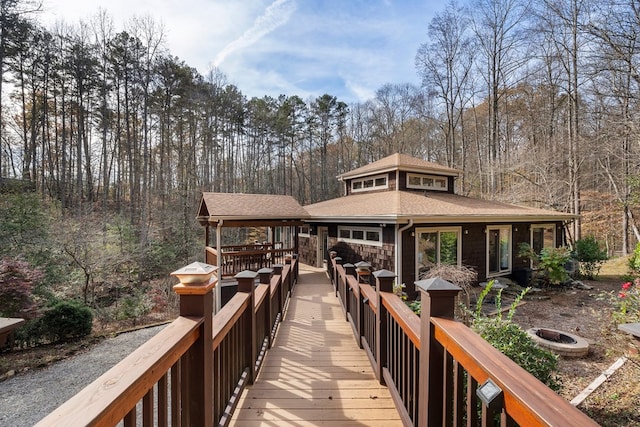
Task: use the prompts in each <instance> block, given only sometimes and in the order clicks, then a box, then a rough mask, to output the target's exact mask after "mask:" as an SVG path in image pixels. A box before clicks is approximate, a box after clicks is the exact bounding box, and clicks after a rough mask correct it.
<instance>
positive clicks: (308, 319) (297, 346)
mask: <svg viewBox="0 0 640 427" xmlns="http://www.w3.org/2000/svg"><path fill="white" fill-rule="evenodd" d="M300 267H301V268H300V276H299V280H298V284H297V285H296V287H295V290H294V295H293V297H292V298H291V301H290V303H289V304H290V305H289V310H288V311H287V313H286V316H285V319H284V321H283V322H282V324H281V325H280V329H279V331H278V334H277V337H276V340H275V342H274V345H273V347H272V349H271V350H270V351H269V352H268V353H267V356H266V358H265V361H264V365H263V366H262V369H261V370H260V373H259V375H258V378H257V381H256V382H255V384H253V385H251V386H249V387H248V388H247V389H245V391H244V392H243V394H242V397H241V399H240V401H239V403H238V407H237V408H236V411H235V413H234V416H233V418H232V420H231V425H232V426H238V427H244V426H274V427H275V426H277V427H280V426H318V425H332V426H385V427H387V426H401V425H402V422H401V421H400V417H399V415H398V412H397V411H396V409H395V406H394V404H393V401H392V400H391V396H390V394H389V391H388V390H387V388H386V387H384V386H381V385H380V384H379V382H378V381H377V380H376V379H375V376H374V373H373V370H372V369H371V365H370V363H369V359H368V358H367V356H366V355H365V353H364V351H363V350H361V349H360V348H358V345H357V343H356V340H355V338H354V336H353V331H352V329H351V326H350V325H349V323H348V322H347V321H346V320H345V316H344V313H343V312H342V309H341V307H340V303H339V302H338V299H337V298H336V296H335V294H334V292H333V287H332V286H331V284H330V282H329V280H328V278H327V276H326V274H325V273H324V272H321V271H318V270H311V269H310V267H307V266H302V265H301V266H300ZM303 268H304V269H303Z"/></svg>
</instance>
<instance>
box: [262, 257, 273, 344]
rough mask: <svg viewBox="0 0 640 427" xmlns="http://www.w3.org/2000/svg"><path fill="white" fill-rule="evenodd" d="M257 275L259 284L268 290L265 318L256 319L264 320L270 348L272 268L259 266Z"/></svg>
mask: <svg viewBox="0 0 640 427" xmlns="http://www.w3.org/2000/svg"><path fill="white" fill-rule="evenodd" d="M258 276H260V284H261V285H267V286H268V287H269V289H268V291H267V302H266V304H267V307H266V308H267V309H266V310H265V312H266V313H265V318H264V319H258V321H260V322H264V324H265V330H266V331H267V339H268V343H267V347H268V348H271V327H272V326H273V325H272V324H271V310H272V308H271V276H273V269H272V268H261V269H260V270H258Z"/></svg>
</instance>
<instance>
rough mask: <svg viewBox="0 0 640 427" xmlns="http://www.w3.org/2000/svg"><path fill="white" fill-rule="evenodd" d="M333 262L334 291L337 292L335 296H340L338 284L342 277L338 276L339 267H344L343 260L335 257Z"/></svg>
mask: <svg viewBox="0 0 640 427" xmlns="http://www.w3.org/2000/svg"><path fill="white" fill-rule="evenodd" d="M333 261H335V266H334V268H333V275H332V276H333V289H334V290H335V295H336V296H338V282H339V281H340V275H339V274H338V266H339V265H342V258H341V257H339V256H336V257H333Z"/></svg>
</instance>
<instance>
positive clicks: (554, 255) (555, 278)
mask: <svg viewBox="0 0 640 427" xmlns="http://www.w3.org/2000/svg"><path fill="white" fill-rule="evenodd" d="M518 255H519V256H520V257H525V258H530V259H531V260H532V261H534V263H535V264H536V272H535V277H536V279H537V280H538V281H539V282H540V283H541V284H542V285H551V286H559V285H562V284H563V283H565V282H567V281H568V280H569V279H570V277H569V273H567V270H566V269H565V265H566V264H567V261H569V259H571V252H570V251H569V249H568V248H566V247H562V248H542V250H541V251H540V253H539V254H538V253H536V252H535V251H534V250H533V249H532V248H531V246H529V244H528V243H522V244H521V245H520V250H519V253H518Z"/></svg>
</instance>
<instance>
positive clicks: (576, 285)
mask: <svg viewBox="0 0 640 427" xmlns="http://www.w3.org/2000/svg"><path fill="white" fill-rule="evenodd" d="M571 285H572V286H573V287H574V288H575V289H582V290H584V291H590V290H592V289H593V286H589V285H585V284H584V283H582V282H581V281H580V280H574V281H573V282H572V283H571Z"/></svg>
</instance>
